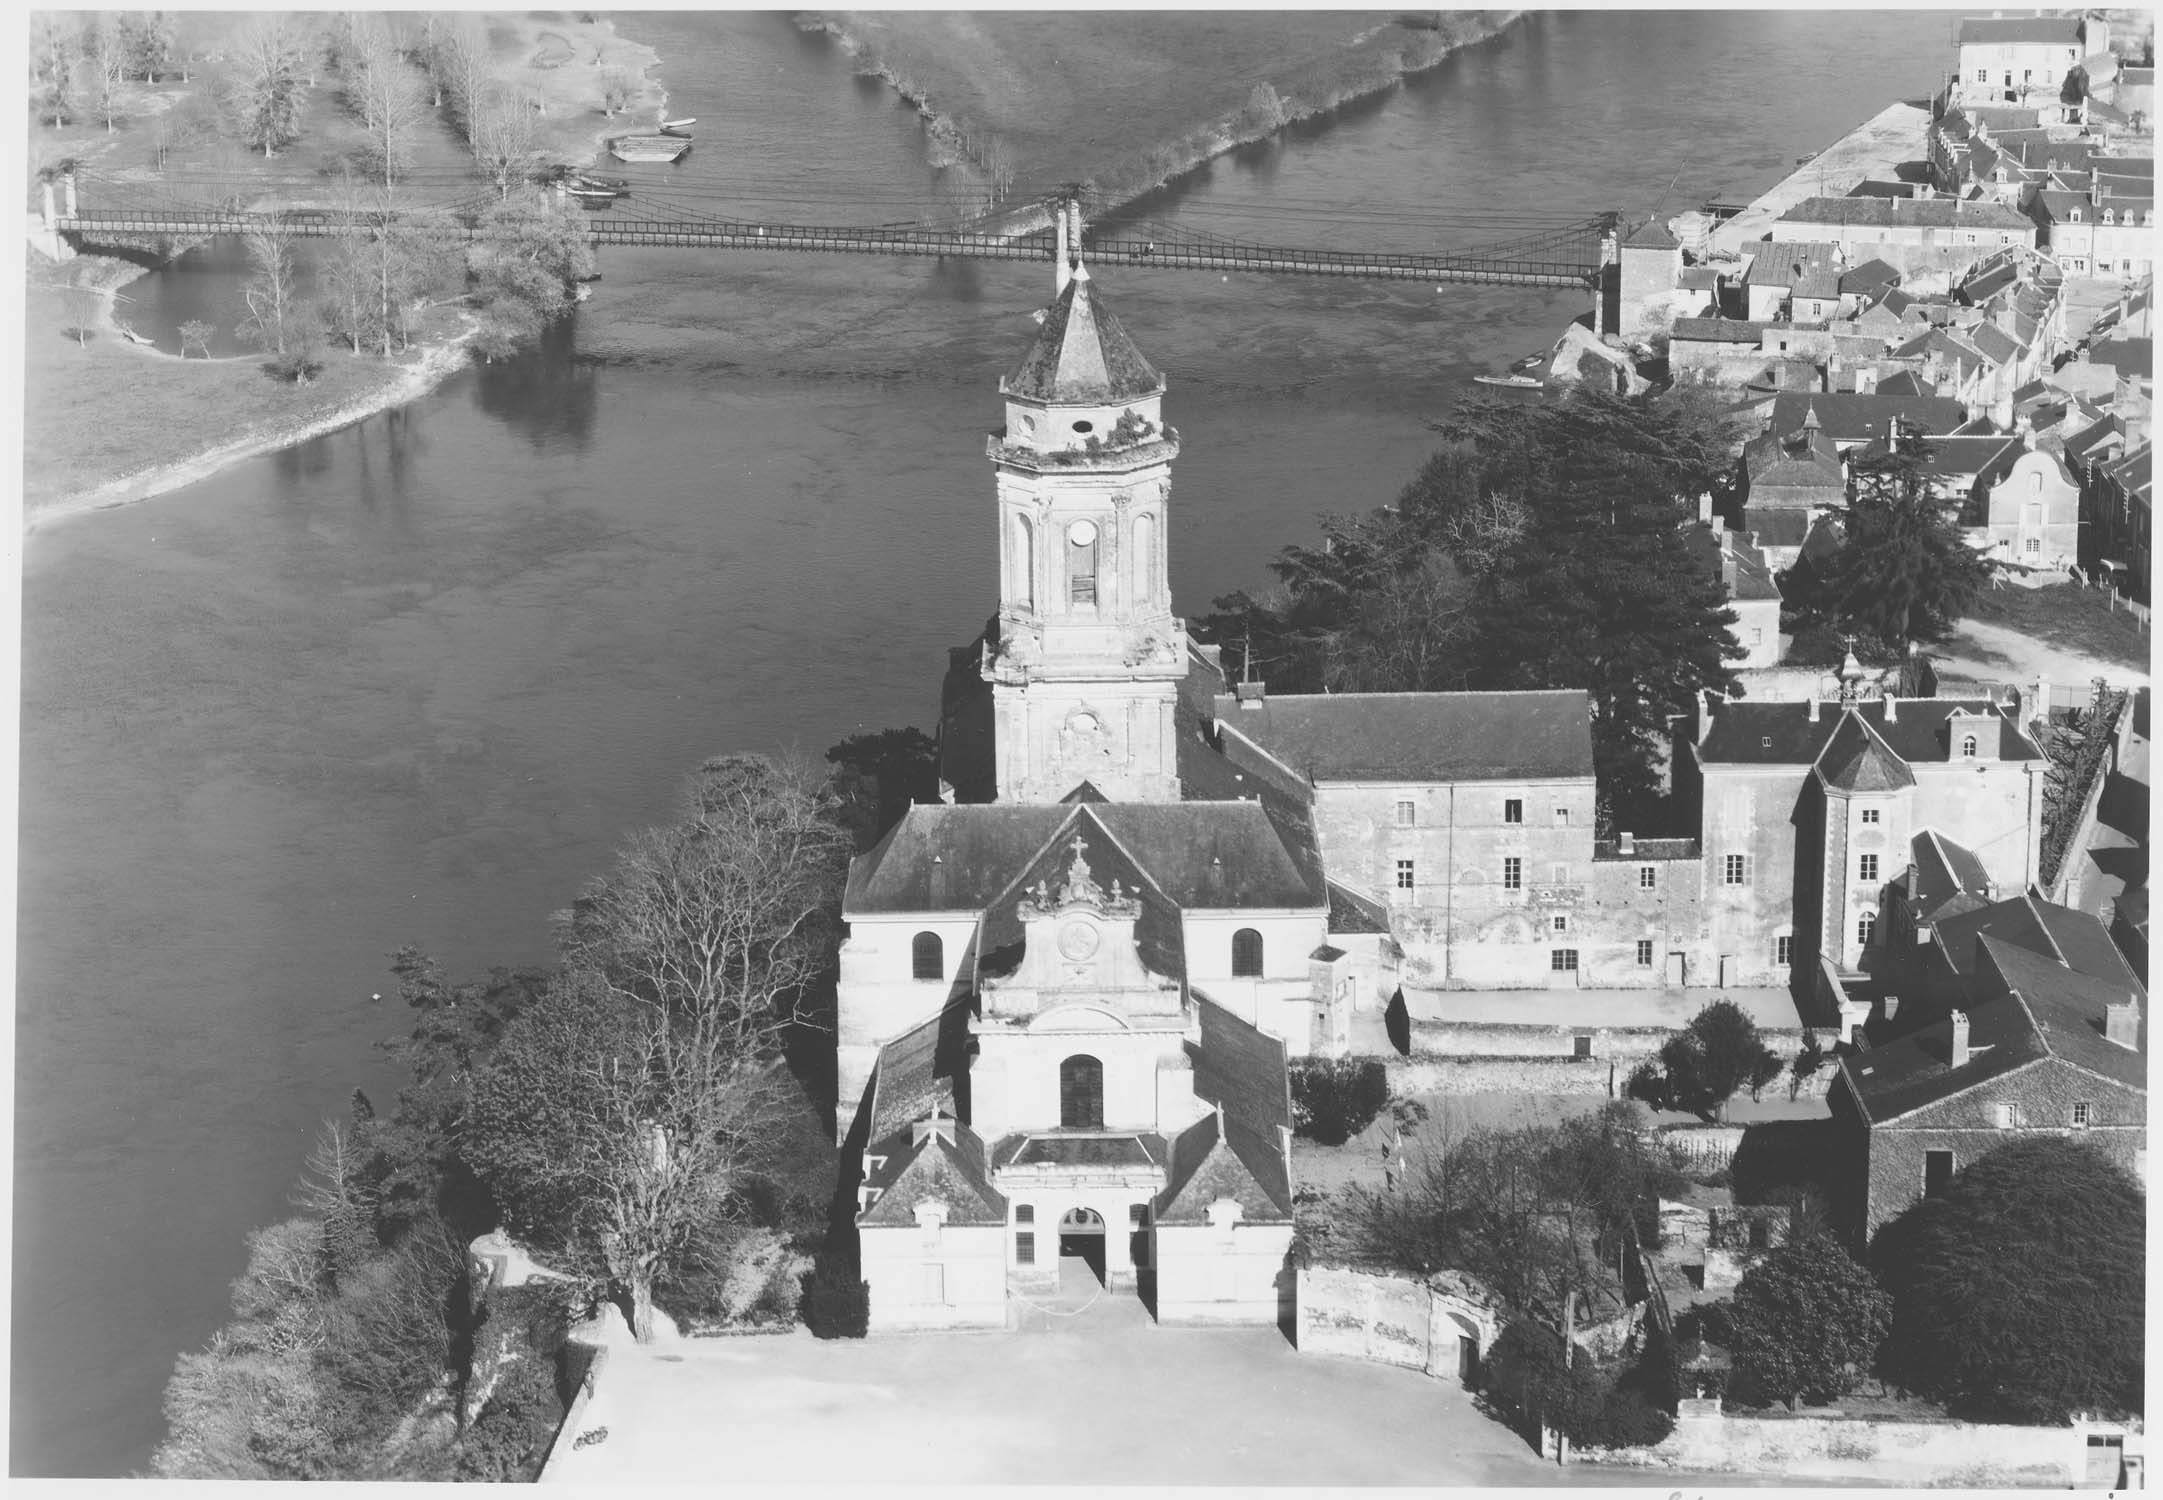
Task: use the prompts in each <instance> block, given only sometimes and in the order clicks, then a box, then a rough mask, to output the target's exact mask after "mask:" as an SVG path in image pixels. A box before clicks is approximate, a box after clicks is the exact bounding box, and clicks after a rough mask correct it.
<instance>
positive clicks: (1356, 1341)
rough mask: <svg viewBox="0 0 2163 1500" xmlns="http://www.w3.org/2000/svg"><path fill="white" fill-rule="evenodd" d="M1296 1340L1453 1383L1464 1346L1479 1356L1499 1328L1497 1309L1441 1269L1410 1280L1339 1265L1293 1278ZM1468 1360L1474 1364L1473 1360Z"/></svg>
mask: <svg viewBox="0 0 2163 1500" xmlns="http://www.w3.org/2000/svg"><path fill="white" fill-rule="evenodd" d="M1297 1295H1298V1305H1299V1319H1298V1324H1297V1328H1298V1333H1297V1343H1298V1347H1299V1351H1300V1353H1302V1354H1337V1355H1342V1356H1344V1357H1346V1358H1348V1359H1367V1360H1373V1361H1375V1362H1377V1363H1379V1364H1386V1365H1397V1366H1400V1367H1402V1368H1404V1369H1410V1370H1419V1371H1422V1372H1424V1373H1426V1374H1428V1375H1432V1376H1435V1377H1437V1378H1438V1379H1444V1380H1457V1379H1459V1378H1460V1377H1461V1374H1462V1371H1463V1369H1464V1364H1463V1359H1464V1351H1463V1343H1462V1341H1463V1340H1465V1339H1468V1338H1469V1339H1471V1340H1472V1341H1473V1349H1474V1354H1475V1356H1476V1360H1477V1359H1484V1358H1486V1356H1487V1351H1488V1350H1489V1349H1491V1348H1492V1347H1493V1346H1494V1341H1495V1336H1496V1335H1497V1334H1499V1333H1500V1332H1501V1331H1502V1305H1501V1302H1500V1300H1499V1299H1497V1298H1496V1297H1495V1296H1494V1294H1493V1293H1492V1292H1490V1291H1488V1290H1487V1289H1486V1288H1485V1287H1483V1286H1481V1285H1480V1284H1479V1283H1478V1282H1475V1281H1473V1280H1472V1279H1471V1278H1470V1277H1468V1276H1462V1275H1458V1274H1456V1273H1452V1272H1443V1273H1441V1274H1439V1275H1436V1276H1432V1277H1429V1278H1427V1279H1426V1280H1425V1281H1414V1280H1412V1279H1411V1278H1410V1277H1405V1276H1389V1275H1382V1274H1378V1273H1375V1272H1370V1271H1358V1270H1352V1269H1349V1268H1344V1267H1327V1266H1307V1267H1302V1268H1301V1269H1300V1271H1299V1273H1298V1287H1297ZM1476 1360H1475V1362H1476Z"/></svg>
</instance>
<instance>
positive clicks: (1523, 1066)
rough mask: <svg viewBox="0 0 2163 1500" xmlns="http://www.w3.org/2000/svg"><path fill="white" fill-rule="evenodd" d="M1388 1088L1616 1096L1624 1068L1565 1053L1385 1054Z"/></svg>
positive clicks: (1398, 1091)
mask: <svg viewBox="0 0 2163 1500" xmlns="http://www.w3.org/2000/svg"><path fill="white" fill-rule="evenodd" d="M1385 1065H1386V1067H1387V1069H1388V1072H1389V1091H1390V1093H1391V1095H1392V1096H1394V1097H1397V1098H1404V1097H1407V1096H1409V1095H1412V1094H1597V1095H1600V1096H1601V1097H1602V1098H1613V1097H1617V1096H1618V1091H1619V1090H1620V1089H1621V1087H1622V1080H1623V1079H1624V1078H1626V1077H1628V1076H1629V1070H1628V1069H1627V1068H1621V1069H1616V1068H1612V1067H1610V1065H1609V1064H1607V1063H1605V1062H1601V1061H1597V1060H1589V1061H1584V1062H1578V1061H1574V1060H1572V1059H1570V1058H1568V1057H1462V1058H1447V1059H1445V1058H1398V1057H1393V1058H1388V1059H1385Z"/></svg>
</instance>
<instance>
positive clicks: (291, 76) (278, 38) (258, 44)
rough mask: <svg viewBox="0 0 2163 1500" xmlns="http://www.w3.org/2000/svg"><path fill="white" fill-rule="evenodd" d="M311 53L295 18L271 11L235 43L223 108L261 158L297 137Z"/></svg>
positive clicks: (258, 17)
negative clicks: (261, 154) (224, 106)
mask: <svg viewBox="0 0 2163 1500" xmlns="http://www.w3.org/2000/svg"><path fill="white" fill-rule="evenodd" d="M311 50H312V49H311V47H310V45H309V42H308V39H307V38H306V37H305V36H303V34H302V33H301V29H300V26H299V24H298V23H297V22H296V21H295V20H294V18H293V17H292V16H289V15H283V14H280V13H278V12H276V11H263V12H260V13H259V14H257V15H256V16H255V17H254V18H253V19H252V20H250V21H249V22H248V23H247V25H245V26H243V27H242V28H241V30H240V33H239V34H238V36H236V37H235V38H234V42H233V47H232V51H231V53H230V57H229V64H230V69H231V72H230V76H229V77H228V78H227V80H226V108H227V110H228V112H229V113H230V114H231V115H232V117H233V121H234V123H235V125H236V126H237V127H238V128H239V130H240V135H241V139H242V140H244V141H246V142H247V143H248V144H249V145H250V146H253V147H260V148H261V149H262V152H263V155H264V156H266V157H268V156H272V155H275V154H276V152H277V150H278V148H279V147H280V146H283V145H285V144H286V143H287V142H288V141H291V140H292V139H293V138H294V137H295V136H297V135H299V134H300V111H301V106H302V105H303V104H304V103H305V102H306V100H307V95H308V83H307V82H306V79H307V78H308V76H309V69H310V68H311V67H312V66H313V63H312V58H311Z"/></svg>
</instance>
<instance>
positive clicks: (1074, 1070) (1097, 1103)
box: [1059, 1052, 1104, 1130]
mask: <svg viewBox="0 0 2163 1500" xmlns="http://www.w3.org/2000/svg"><path fill="white" fill-rule="evenodd" d="M1059 1123H1060V1125H1062V1126H1064V1127H1065V1128H1067V1129H1069V1130H1101V1129H1103V1127H1104V1064H1102V1063H1101V1062H1099V1061H1097V1060H1096V1059H1095V1058H1093V1057H1091V1056H1089V1055H1088V1054H1087V1053H1085V1052H1084V1053H1077V1054H1076V1055H1074V1056H1073V1057H1070V1058H1068V1059H1067V1060H1066V1061H1065V1062H1063V1063H1061V1064H1059Z"/></svg>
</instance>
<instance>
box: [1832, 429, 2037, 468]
mask: <svg viewBox="0 0 2163 1500" xmlns="http://www.w3.org/2000/svg"><path fill="white" fill-rule="evenodd" d="M2024 446H2025V445H2024V444H2023V443H2022V442H2021V441H2020V439H2019V438H2017V437H2011V436H2009V435H2007V434H2005V433H2002V432H1999V433H1991V434H1988V435H1983V434H1978V435H1976V436H1973V437H1961V436H1947V437H1934V438H1932V439H1931V440H1930V442H1929V443H1928V445H1927V451H1926V452H1924V453H1923V454H1922V455H1921V456H1920V458H1919V467H1920V468H1921V470H1922V472H1923V473H1925V474H1931V475H1936V476H1939V477H1941V478H1948V479H1968V480H1972V479H1973V478H1974V477H1975V476H1976V475H1978V474H1984V473H1988V472H1990V470H1991V469H1992V467H1993V466H1994V465H1996V464H1997V462H1998V461H1999V460H2000V459H2001V458H2006V457H2008V455H2007V453H2006V450H2007V449H2008V448H2011V449H2013V450H2014V451H2013V452H2012V454H2011V455H2010V457H2012V458H2018V457H2019V456H2020V450H2021V449H2022V448H2023V447H2024ZM1889 451H1890V450H1889V449H1888V448H1887V447H1886V444H1885V440H1884V439H1883V438H1879V439H1877V440H1876V441H1874V442H1872V443H1870V444H1868V445H1867V446H1866V447H1864V448H1863V450H1862V452H1861V453H1859V454H1857V455H1856V458H1857V461H1858V462H1861V463H1870V462H1874V461H1876V460H1878V459H1881V458H1884V457H1885V456H1886V454H1887V453H1888V452H1889Z"/></svg>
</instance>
